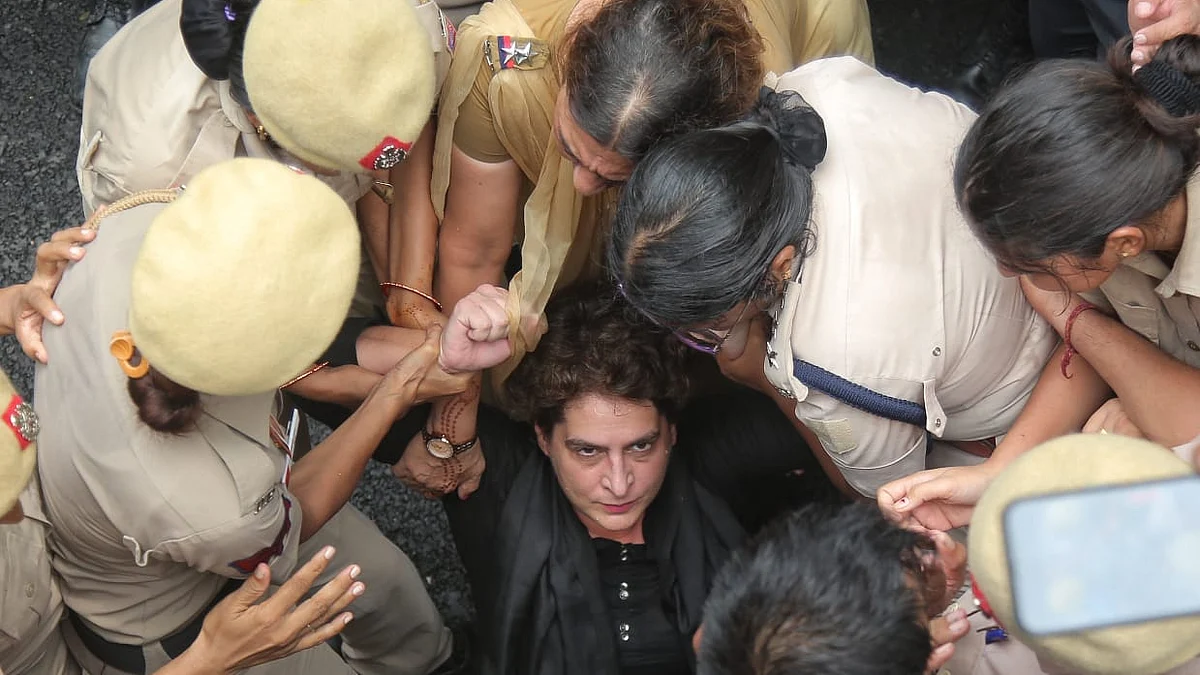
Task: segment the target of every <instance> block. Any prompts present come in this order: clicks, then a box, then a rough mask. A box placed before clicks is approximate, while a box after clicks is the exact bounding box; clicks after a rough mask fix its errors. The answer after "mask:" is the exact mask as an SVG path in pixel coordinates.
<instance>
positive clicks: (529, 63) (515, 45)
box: [483, 35, 550, 73]
mask: <svg viewBox="0 0 1200 675" xmlns="http://www.w3.org/2000/svg"><path fill="white" fill-rule="evenodd" d="M549 54H550V50H549V47H548V46H547V44H546V43H545V42H543V41H542V40H537V39H534V38H519V37H513V36H511V35H493V36H491V37H489V38H488V39H487V40H486V41H485V42H484V43H483V56H484V59H485V60H486V61H487V63H488V66H489V67H491V69H492V72H494V73H498V72H500V71H501V70H538V69H540V68H544V67H546V65H547V64H548V63H549Z"/></svg>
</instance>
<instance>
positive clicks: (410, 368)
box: [393, 324, 442, 378]
mask: <svg viewBox="0 0 1200 675" xmlns="http://www.w3.org/2000/svg"><path fill="white" fill-rule="evenodd" d="M441 340H442V327H441V325H439V324H433V325H431V326H429V327H428V328H426V329H425V340H424V341H423V342H422V343H421V344H420V345H418V346H417V348H416V349H414V350H412V351H411V352H409V353H408V354H405V355H404V358H402V359H400V361H399V362H398V363H397V364H396V366H395V368H393V371H394V372H396V373H397V374H402V375H404V376H405V377H406V378H407V377H412V376H414V375H418V374H424V373H425V371H427V370H429V366H431V365H433V363H434V362H436V361H437V360H438V354H439V353H440V351H441V349H440V348H439V344H440V343H441Z"/></svg>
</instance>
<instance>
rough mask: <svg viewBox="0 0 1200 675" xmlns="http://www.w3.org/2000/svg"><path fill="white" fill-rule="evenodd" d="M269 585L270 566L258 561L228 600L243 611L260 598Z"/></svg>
mask: <svg viewBox="0 0 1200 675" xmlns="http://www.w3.org/2000/svg"><path fill="white" fill-rule="evenodd" d="M270 587H271V568H270V567H267V566H266V565H264V564H263V563H259V564H258V567H255V568H254V574H251V575H250V576H249V577H247V578H246V580H245V581H244V582H242V586H241V588H239V589H237V591H235V592H234V594H233V596H232V598H231V599H230V602H232V603H233V606H234V607H235V608H236V609H237V610H238V611H239V612H241V611H244V610H245V609H246V608H248V607H250V606H251V605H253V604H254V603H256V602H258V601H259V599H260V598H262V596H263V594H264V593H266V592H267V589H268V588H270Z"/></svg>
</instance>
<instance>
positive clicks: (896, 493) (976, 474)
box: [875, 461, 999, 532]
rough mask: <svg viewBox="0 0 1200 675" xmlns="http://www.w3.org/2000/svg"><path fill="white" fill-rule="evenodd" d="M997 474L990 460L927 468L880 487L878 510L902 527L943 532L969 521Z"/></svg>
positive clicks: (997, 470) (997, 469)
mask: <svg viewBox="0 0 1200 675" xmlns="http://www.w3.org/2000/svg"><path fill="white" fill-rule="evenodd" d="M997 473H999V467H995V466H993V463H992V462H991V461H986V462H983V463H982V464H976V465H974V466H953V467H948V468H944V469H927V470H925V471H918V472H917V473H914V474H911V475H908V476H905V477H903V478H900V479H897V480H894V481H892V482H890V483H888V484H887V485H884V486H883V487H881V488H879V492H877V493H876V495H875V499H876V501H877V502H878V504H879V510H880V511H882V512H883V514H884V515H885V516H887V517H888V518H889V519H890V520H892V521H894V522H896V523H899V524H900V525H901V526H902V527H905V528H908V529H912V530H917V531H921V532H929V531H946V530H952V529H954V528H956V527H962V526H964V525H967V524H968V523H970V522H971V514H972V513H973V512H974V511H975V504H976V503H978V502H979V498H980V497H982V496H983V491H984V490H986V489H987V486H988V485H990V484H991V482H992V479H993V478H995V476H996V474H997Z"/></svg>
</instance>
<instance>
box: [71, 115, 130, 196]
mask: <svg viewBox="0 0 1200 675" xmlns="http://www.w3.org/2000/svg"><path fill="white" fill-rule="evenodd" d="M103 146H104V132H103V131H96V132H95V133H93V134H92V137H91V138H89V139H88V141H87V144H86V145H84V146H83V149H82V150H81V151H80V152H79V159H78V161H77V162H76V163H75V177H76V179H77V180H78V181H79V193H80V195H82V196H83V213H84V215H86V216H90V215H92V212H93V211H95V210H96V209H98V208H100V207H101V206H103V205H105V204H111V203H113V202H115V201H117V200H118V199H121V198H122V197H125V196H127V195H129V194H130V192H129V190H126V189H125V188H124V187H122V186H121V183H120V181H118V180H117V179H116V176H115V173H114V172H112V171H110V170H108V169H106V168H105V167H104V153H103Z"/></svg>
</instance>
